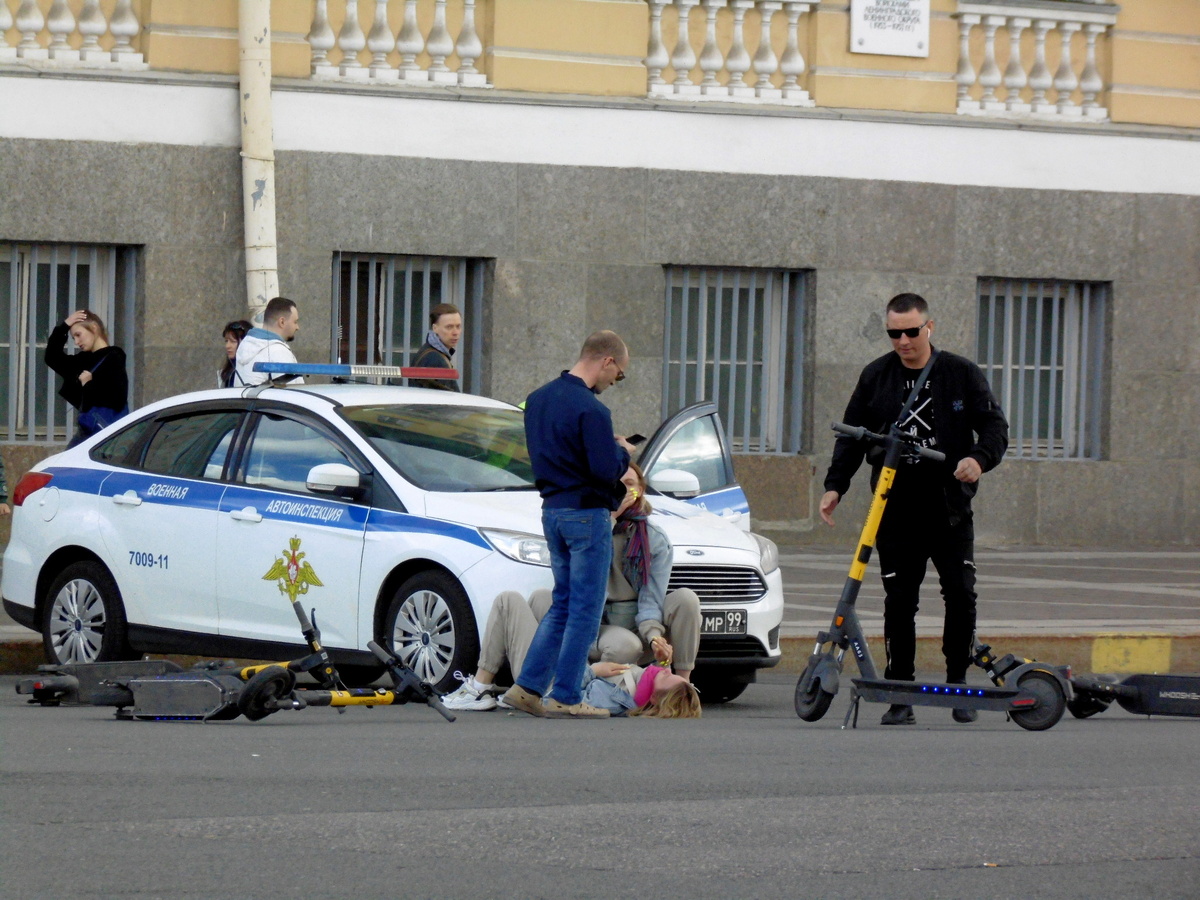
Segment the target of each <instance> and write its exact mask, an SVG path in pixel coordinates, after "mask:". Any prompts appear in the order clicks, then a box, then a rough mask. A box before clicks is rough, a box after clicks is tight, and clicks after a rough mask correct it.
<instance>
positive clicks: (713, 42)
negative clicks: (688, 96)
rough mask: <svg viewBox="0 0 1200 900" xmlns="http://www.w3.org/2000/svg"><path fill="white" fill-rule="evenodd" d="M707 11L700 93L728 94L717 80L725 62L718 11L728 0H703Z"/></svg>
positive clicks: (710, 94)
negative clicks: (719, 33)
mask: <svg viewBox="0 0 1200 900" xmlns="http://www.w3.org/2000/svg"><path fill="white" fill-rule="evenodd" d="M702 3H703V6H704V12H705V28H704V49H703V50H701V51H700V71H701V72H703V73H704V78H703V79H702V80H701V82H700V93H702V94H704V95H706V96H712V95H714V94H719V95H721V96H722V97H724V96H726V94H725V86H724V85H723V84H721V83H720V82H719V81H717V73H718V72H720V71H721V67H722V66H723V65H724V64H725V57H724V56H722V55H721V48H720V47H718V46H717V12H718V10H720V9H721V7H723V6H724V5H725V3H726V0H702Z"/></svg>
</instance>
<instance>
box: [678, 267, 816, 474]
mask: <svg viewBox="0 0 1200 900" xmlns="http://www.w3.org/2000/svg"><path fill="white" fill-rule="evenodd" d="M666 276H667V289H666V328H665V340H664V344H665V347H664V353H663V384H664V386H665V387H664V391H663V405H662V414H663V417H664V418H665V417H666V416H667V415H669V414H670V413H673V412H675V411H677V410H679V409H681V408H682V407H684V406H688V405H689V404H692V403H697V402H699V401H701V400H711V401H713V402H715V403H716V404H717V408H718V409H719V410H720V412H721V420H722V422H723V423H724V424H725V428H726V431H727V433H728V437H729V439H730V441H731V443H732V446H733V449H734V450H736V451H739V452H743V453H796V452H798V451H799V450H801V448H802V441H803V439H804V437H805V435H804V428H803V423H804V364H805V355H804V349H805V335H806V328H805V318H806V311H805V296H804V273H802V272H787V271H780V270H768V269H707V268H684V267H667V270H666Z"/></svg>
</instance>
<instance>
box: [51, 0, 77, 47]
mask: <svg viewBox="0 0 1200 900" xmlns="http://www.w3.org/2000/svg"><path fill="white" fill-rule="evenodd" d="M46 30H47V31H49V32H50V46H49V47H48V48H47V51H48V52H49V54H50V58H51V59H54V60H58V61H59V62H78V61H79V51H78V50H75V49H74V48H72V47H71V45H70V44H68V43H67V37H68V36H69V35H70V34H71V32H73V31H74V30H75V16H74V15H73V14H72V13H71V7H69V6H68V5H67V0H54V2H53V3H51V4H50V15H49V16H48V17H47V18H46Z"/></svg>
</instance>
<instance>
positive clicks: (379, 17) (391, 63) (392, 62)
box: [308, 0, 491, 87]
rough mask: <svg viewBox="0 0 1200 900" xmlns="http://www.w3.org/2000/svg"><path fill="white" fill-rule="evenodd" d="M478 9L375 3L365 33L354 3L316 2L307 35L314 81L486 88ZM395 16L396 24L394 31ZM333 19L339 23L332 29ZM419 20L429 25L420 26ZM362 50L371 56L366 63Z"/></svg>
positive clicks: (468, 1)
mask: <svg viewBox="0 0 1200 900" xmlns="http://www.w3.org/2000/svg"><path fill="white" fill-rule="evenodd" d="M331 7H332V10H331ZM476 7H477V0H391V2H389V0H373V11H372V17H371V23H370V25H369V31H367V32H364V31H363V26H362V24H361V22H360V20H359V4H358V0H332V2H330V0H314V3H313V20H312V26H311V28H310V30H309V32H308V45H309V47H310V48H311V50H312V77H313V78H316V79H328V80H333V81H359V82H378V83H384V82H389V83H402V84H411V85H459V86H462V87H490V86H491V85H490V83H489V81H488V77H487V75H486V74H485V73H483V72H481V71H479V69H478V68H476V64H477V62H478V61H479V59H480V57H482V56H483V55H484V46H483V41H482V40H481V39H480V37H479V31H478V27H477V25H476V13H477V9H476ZM331 15H332V17H333V18H332V19H331ZM393 18H394V19H396V20H398V21H399V22H400V28H399V30H398V31H394V30H393V26H392V24H391V22H392V20H393ZM334 19H336V20H340V23H341V24H340V26H339V27H338V28H337V30H336V31H335V30H334V25H333V21H334ZM422 21H425V22H427V23H428V24H427V25H426V26H425V27H424V28H422V25H421V22H422ZM454 29H457V37H456V36H455V32H454ZM364 50H365V51H367V52H368V53H369V54H370V59H369V60H367V61H366V62H367V64H366V65H364V64H363V63H364V59H363V58H361V57H362V55H363V51H364ZM331 57H334V58H331ZM452 62H455V63H456V65H454V66H452V65H451V63H452Z"/></svg>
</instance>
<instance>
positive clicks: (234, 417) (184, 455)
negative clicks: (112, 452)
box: [142, 411, 241, 481]
mask: <svg viewBox="0 0 1200 900" xmlns="http://www.w3.org/2000/svg"><path fill="white" fill-rule="evenodd" d="M240 419H241V413H239V412H230V411H225V412H220V411H208V412H200V413H193V414H191V415H186V416H177V417H176V418H173V419H168V420H166V421H165V422H162V423H161V424H160V425H159V428H158V430H157V431H156V432H154V436H153V437H151V438H150V443H149V444H148V445H147V446H146V453H145V455H144V456H143V457H142V468H143V469H145V470H146V471H147V472H157V473H159V474H161V475H174V476H175V477H177V478H207V479H209V480H212V481H215V480H218V479H220V477H221V473H222V471H223V470H224V468H225V460H226V458H227V457H228V455H229V446H230V443H231V442H232V440H233V433H234V430H235V429H236V428H237V425H238V421H239V420H240Z"/></svg>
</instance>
